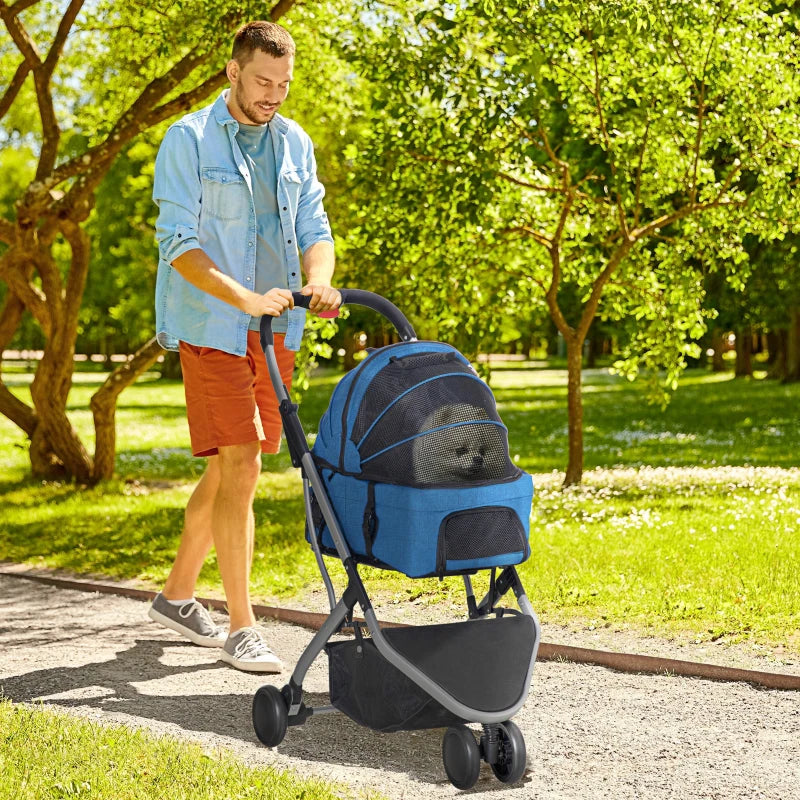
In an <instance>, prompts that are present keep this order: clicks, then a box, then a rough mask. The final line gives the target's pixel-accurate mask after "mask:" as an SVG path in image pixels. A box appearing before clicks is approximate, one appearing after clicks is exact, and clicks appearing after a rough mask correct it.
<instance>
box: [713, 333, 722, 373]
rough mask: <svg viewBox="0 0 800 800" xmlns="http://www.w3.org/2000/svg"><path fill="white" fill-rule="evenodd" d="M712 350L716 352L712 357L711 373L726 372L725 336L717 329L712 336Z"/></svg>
mask: <svg viewBox="0 0 800 800" xmlns="http://www.w3.org/2000/svg"><path fill="white" fill-rule="evenodd" d="M711 348H712V350H713V351H714V355H713V356H712V357H711V371H712V372H724V371H725V360H724V359H723V358H722V355H723V353H724V352H725V334H724V331H722V330H721V329H719V328H715V329H714V332H713V333H712V334H711Z"/></svg>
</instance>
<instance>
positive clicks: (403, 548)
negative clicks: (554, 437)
mask: <svg viewBox="0 0 800 800" xmlns="http://www.w3.org/2000/svg"><path fill="white" fill-rule="evenodd" d="M431 352H437V353H453V354H455V355H456V356H457V358H458V360H460V361H462V362H463V363H464V364H466V365H469V361H468V360H467V359H466V358H464V356H463V355H461V353H459V352H458V351H457V350H455V348H453V347H451V346H450V345H447V344H444V343H442V342H406V343H400V344H394V345H390V346H388V347H383V348H381V349H379V350H375V351H373V352H372V353H370V354H369V355H368V356H367V358H366V359H364V361H362V362H361V364H359V366H358V367H356V368H355V369H354V370H351V371H350V372H349V373H347V375H345V377H344V378H343V379H342V380H341V381H340V382H339V384H338V385H337V386H336V388H335V389H334V391H333V394H332V395H331V400H330V403H329V405H328V409H327V411H326V412H325V414H324V415H323V417H322V419H321V420H320V425H319V432H318V434H317V438H316V441H315V442H314V447H313V449H312V452H313V454H314V457H315V459H316V461H317V464H318V465H320V467H321V475H322V479H323V485H324V486H325V490H326V493H327V496H328V498H329V499H330V502H331V505H332V506H333V509H334V511H335V513H336V518H337V521H338V523H339V526H340V528H341V530H342V533H343V535H344V537H345V539H346V541H347V543H348V546H349V547H350V549H351V551H352V553H353V554H354V555H355V556H356V558H357V560H360V561H365V562H367V563H369V562H370V559H372V560H373V561H374V560H377V561H378V562H380V563H381V564H383V565H384V566H387V567H389V568H391V569H395V570H398V571H399V572H404V573H405V574H406V575H408V576H409V577H412V578H418V577H422V576H428V575H434V574H448V573H456V572H461V571H471V570H478V569H486V568H489V567H504V566H509V565H512V564H519V563H521V562H522V561H524V560H525V559H526V558H528V556H529V555H530V545H529V544H528V538H529V535H530V511H531V500H532V498H533V481H532V479H531V476H530V475H528V474H527V473H525V472H519V474H518V475H517V476H516V477H512V478H511V479H506V480H499V481H496V482H494V483H488V484H486V483H484V484H480V483H466V482H465V483H464V484H463V486H459V487H455V488H454V487H437V486H430V487H423V486H402V485H397V484H395V483H380V482H373V483H372V484H370V482H369V481H367V480H364V479H363V477H361V476H362V462H361V456H360V454H359V451H358V449H357V446H356V445H355V444H354V443H353V441H352V435H353V428H354V426H355V423H356V419H357V417H358V412H359V408H360V407H361V405H362V401H365V402H369V396H368V393H369V390H370V383H371V381H372V380H373V379H374V378H375V377H376V376H377V375H378V373H379V372H380V371H381V370H382V369H383V368H384V367H386V366H387V365H388V364H389V362H390V360H391V359H393V358H398V359H399V358H405V357H408V356H413V355H417V354H423V353H431ZM451 363H452V362H451ZM443 369H444V370H445V371H444V372H443V373H442V375H441V376H440V377H447V376H448V375H449V376H450V377H452V376H453V374H454V373H453V372H452V366H444V367H443ZM458 377H459V378H463V377H464V373H461V374H458ZM431 380H436V378H428V379H425V380H421V381H419V382H418V383H416V384H415V385H414V386H415V387H416V386H422V385H424V384H427V383H430V381H431ZM475 380H479V378H478V377H477V376H476V377H475ZM411 388H412V387H410V386H409V387H408V390H411ZM406 393H407V392H405V391H404V392H401V393H400V394H399V396H400V397H402V395H403V394H406ZM397 399H398V398H397V397H395V399H394V401H393V402H397ZM390 405H391V403H390ZM481 422H482V423H483V424H487V425H501V423H499V422H495V421H490V420H486V421H485V422H484V421H481ZM459 424H466V423H455V424H454V425H451V426H446V427H456V426H458V425H459ZM469 424H475V423H469ZM366 438H367V435H366V434H365V435H364V436H363V437H362V441H363V440H364V439H366ZM368 461H369V459H365V462H364V463H365V464H367V463H368ZM328 465H329V466H328ZM346 473H350V474H346ZM370 485H371V486H372V489H373V493H374V499H373V502H374V509H373V507H372V505H371V502H370ZM487 509H488V510H490V511H496V512H498V514H501V515H503V516H502V517H493V518H492V522H494V521H495V520H496V519H498V518H499V519H502V520H503V521H504V522H503V523H501V524H504V523H505V520H507V519H508V518H509V514H511V515H512V517H513V518H516V520H517V521H518V523H519V525H518V526H517V527H518V529H519V530H518V532H519V536H518V537H517V538H514V537H515V536H517V534H516V533H515V534H514V536H510V537H507V539H508V542H510V543H511V544H512V545H513V546H506V544H505V543H504V544H502V545H497V547H498V548H499V549H500V550H501V552H496V550H493V549H492V548H493V547H494V546H495V543H494V540H493V539H491V537H489V538H486V537H484V539H483V540H482V541H481V542H480V544H481V546H480V547H479V548H478V549H479V550H480V551H481V552H482V553H483V555H481V556H477V555H476V557H474V558H458V559H457V560H448V559H444V563H442V558H441V552H442V551H441V550H440V543H441V541H442V537H443V536H444V531H445V528H446V521H447V519H448V517H451V516H452V515H454V514H458V513H459V512H469V511H471V510H475V511H476V513H477V512H480V511H483V510H487ZM370 511H374V517H375V520H376V529H375V531H376V533H375V539H374V543H373V546H372V553H371V555H370V554H369V548H368V544H367V542H366V541H365V534H364V529H365V519H366V518H369V515H370ZM510 527H511V528H514V530H515V531H516V530H517V528H516V527H514V526H513V525H512V526H510ZM473 530H474V535H475V536H476V537H477V538H478V539H480V537H481V532H482V531H483V528H478V529H473ZM318 532H319V534H320V535H321V544H322V546H323V548H325V549H327V550H329V551H332V550H334V545H333V539H332V537H331V534H330V531H329V530H328V528H327V525H326V524H325V523H324V522H322V523H321V525H320V528H319V531H318ZM495 532H497V528H495ZM501 539H502V537H501V536H498V537H497V541H500V540H501ZM512 540H513V541H512ZM504 548H505V549H504ZM468 549H472V548H471V546H470V548H468ZM445 552H446V548H445Z"/></svg>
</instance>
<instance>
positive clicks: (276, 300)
mask: <svg viewBox="0 0 800 800" xmlns="http://www.w3.org/2000/svg"><path fill="white" fill-rule="evenodd" d="M287 308H294V300H293V299H292V293H291V292H290V291H289V290H288V289H270V290H269V291H268V292H267V293H266V294H256V293H255V292H253V293H252V295H251V296H250V297H248V298H247V303H246V304H245V306H244V308H243V309H242V310H243V311H246V312H247V313H248V314H249V315H250V316H251V317H263V316H264V315H265V314H268V315H269V316H270V317H279V316H280V315H281V314H283V312H284V311H286V309H287Z"/></svg>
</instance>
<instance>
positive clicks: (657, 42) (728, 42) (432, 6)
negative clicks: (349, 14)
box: [343, 0, 799, 485]
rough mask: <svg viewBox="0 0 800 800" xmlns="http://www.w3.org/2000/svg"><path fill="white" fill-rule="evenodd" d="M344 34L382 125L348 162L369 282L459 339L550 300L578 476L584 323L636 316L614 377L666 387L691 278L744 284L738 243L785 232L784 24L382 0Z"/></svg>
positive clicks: (725, 2) (693, 324) (732, 7)
mask: <svg viewBox="0 0 800 800" xmlns="http://www.w3.org/2000/svg"><path fill="white" fill-rule="evenodd" d="M343 26H344V27H345V28H347V27H352V28H353V30H356V31H357V35H355V36H351V37H350V40H349V41H350V47H349V49H348V55H349V57H350V58H351V59H352V61H353V63H354V64H356V65H357V66H358V68H359V70H360V72H361V75H362V76H363V78H364V79H365V80H366V81H368V82H369V84H370V86H371V87H372V91H373V109H374V112H375V114H376V120H375V122H374V125H373V128H372V133H371V135H370V137H369V138H368V139H367V140H366V141H364V142H363V143H362V144H361V145H360V147H359V149H358V150H357V152H356V151H355V149H354V152H353V154H352V155H353V157H354V160H355V169H356V170H357V176H358V177H357V183H356V186H357V188H358V190H359V191H360V192H362V193H363V194H362V196H363V198H364V209H363V216H362V221H361V228H360V231H359V235H360V237H361V246H362V252H363V253H364V255H365V261H364V267H363V269H364V272H365V273H366V274H367V275H368V276H369V277H368V279H369V280H370V282H372V283H373V285H377V286H383V287H384V288H385V289H386V291H388V292H389V293H390V294H394V296H398V295H400V294H403V295H408V296H411V297H413V298H416V299H417V308H418V314H419V316H424V317H428V318H430V319H435V320H437V321H439V322H440V324H441V325H442V326H443V327H445V328H448V327H449V329H450V330H456V329H457V330H458V331H459V332H465V331H466V332H467V333H469V332H471V331H476V330H479V329H480V328H481V325H483V326H484V327H485V326H486V325H487V324H489V323H490V322H491V316H492V315H494V314H501V313H503V306H504V304H506V303H514V304H516V305H517V306H520V305H523V306H524V305H525V304H526V303H534V302H535V301H536V300H537V299H538V300H539V301H540V302H541V301H542V300H544V302H546V304H547V308H548V310H549V313H550V316H551V317H552V319H553V322H554V323H555V325H556V327H557V328H558V330H559V331H560V332H561V334H562V335H563V337H564V339H565V341H566V346H567V359H568V420H569V422H568V427H569V454H568V463H567V468H566V476H565V484H567V485H569V484H574V483H578V482H580V480H581V476H582V472H583V425H582V413H583V412H582V399H581V370H582V364H583V345H584V341H585V339H586V336H587V333H588V331H589V329H590V326H591V324H592V322H593V320H595V318H597V317H598V316H600V317H601V318H604V319H609V320H622V321H628V330H629V339H628V345H627V348H626V351H625V352H624V353H623V357H622V358H621V359H620V361H619V362H618V364H617V368H618V369H619V370H620V371H622V372H624V373H626V374H628V375H630V376H633V375H635V374H636V372H637V370H639V369H640V368H641V367H642V366H646V367H652V368H657V367H666V377H665V378H664V380H663V383H662V385H663V387H664V389H665V390H670V389H672V388H674V386H675V385H676V381H677V376H678V374H679V373H680V371H681V369H682V368H683V366H684V365H685V356H686V355H687V354H694V353H696V345H693V344H692V340H696V339H697V338H699V336H700V335H701V333H702V332H703V330H704V311H703V308H702V296H703V292H702V274H701V273H702V271H703V270H704V269H708V268H709V267H710V265H714V264H722V263H724V264H726V265H727V268H728V269H729V270H730V271H737V270H738V271H739V272H741V273H744V272H746V270H747V260H746V252H745V250H744V248H743V246H742V238H743V236H744V235H745V234H746V233H748V232H752V233H756V234H758V235H760V236H762V238H764V239H769V238H770V237H772V236H774V235H779V234H781V233H782V231H783V230H784V229H785V228H786V227H787V225H788V223H787V222H786V220H788V219H791V218H792V214H791V212H790V211H789V206H790V205H791V204H792V203H794V204H795V205H796V196H795V186H796V180H797V175H798V144H799V143H798V140H797V138H796V137H797V129H798V117H797V99H798V79H797V75H796V70H795V69H794V66H793V65H794V64H796V63H797V57H798V32H797V27H796V24H795V22H794V19H793V17H792V16H790V14H789V13H788V12H785V11H783V12H782V11H776V12H773V11H772V10H771V9H770V7H769V6H768V5H765V4H764V3H762V2H758V1H757V0H737V2H730V0H674V2H670V3H668V4H664V3H658V4H652V5H650V4H642V3H634V2H627V0H618V2H614V3H601V2H588V3H587V2H544V3H534V4H530V3H522V2H514V1H513V0H507V1H506V2H491V0H483V2H480V1H479V0H464V2H459V3H455V4H452V5H448V6H444V7H443V6H441V5H440V4H439V3H433V2H419V3H411V4H407V5H405V6H398V5H397V4H395V3H391V4H390V3H382V2H373V3H371V4H370V10H369V14H362V15H360V16H357V17H354V18H352V19H349V20H348V21H346V22H345V23H343ZM343 38H345V40H346V37H343ZM391 265H402V266H403V267H404V268H405V270H406V271H405V272H404V273H402V274H401V275H398V274H397V269H396V268H395V269H390V267H391ZM698 267H700V268H698ZM576 295H577V296H578V297H579V298H580V303H579V308H578V310H577V312H576V313H572V314H570V313H569V311H568V310H567V309H566V307H565V304H564V302H563V301H564V298H565V297H567V296H572V297H574V296H576Z"/></svg>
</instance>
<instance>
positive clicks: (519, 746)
mask: <svg viewBox="0 0 800 800" xmlns="http://www.w3.org/2000/svg"><path fill="white" fill-rule="evenodd" d="M341 295H342V305H344V304H358V305H362V306H366V307H368V308H371V309H373V310H375V311H377V312H378V313H380V314H382V315H383V316H384V317H385V318H386V319H387V320H388V321H389V322H390V323H392V324H393V325H394V327H395V328H396V330H397V331H398V333H399V335H400V338H401V340H402V341H403V342H413V341H416V334H415V332H414V329H413V328H412V326H411V324H410V323H409V322H408V320H407V319H406V317H405V316H404V315H403V313H402V312H401V311H400V310H399V309H398V308H397V307H396V306H395V305H394V304H392V303H391V302H389V301H388V300H386V299H385V298H383V297H381V296H380V295H377V294H374V293H372V292H367V291H362V290H358V289H342V290H341ZM294 302H295V305H297V306H301V307H305V308H307V307H308V304H309V302H310V297H307V296H305V295H302V294H300V293H297V292H296V293H294ZM261 346H262V349H263V351H264V356H265V358H266V362H267V367H268V370H269V375H270V380H271V382H272V385H273V388H274V390H275V393H276V396H277V398H278V403H279V408H280V414H281V419H282V421H283V427H284V433H285V437H286V441H287V446H288V449H289V454H290V457H291V461H292V465H293V466H295V467H299V468H300V470H301V475H302V478H303V495H304V501H305V512H306V526H307V528H308V534H309V535H308V539H309V541H310V543H311V546H312V549H313V551H314V556H315V558H316V561H317V565H318V567H319V570H320V573H321V576H322V579H323V581H324V584H325V588H326V591H327V595H328V601H329V605H330V614H329V616H328V617H327V619H326V620H325V622H324V623H323V624H322V626H321V627H320V628H319V630H318V631H317V632H316V634H315V635H314V636H313V638H312V640H311V641H310V643H309V644H308V646H307V647H306V649H305V650H304V651H303V653H302V654H301V656H300V658H299V659H298V661H297V663H296V665H295V668H294V670H293V672H292V675H291V678H290V679H289V683H288V684H287V685H286V686H284V687H283V689H281V690H279V689H277V687H275V686H273V685H265V686H262V687H261V688H260V689H259V690H258V692H257V693H256V695H255V697H254V699H253V725H254V728H255V732H256V735H257V736H258V738H259V740H260V741H261V742H262V743H263V744H265V745H267V746H269V747H275V746H277V745H279V744H280V742H281V741H282V740H283V738H284V736H285V734H286V730H287V728H288V727H291V726H296V725H302V724H303V723H305V722H306V721H307V720H308V719H309V718H311V717H312V716H318V715H323V714H328V713H333V712H336V711H339V709H338V708H336V707H335V706H333V705H328V706H317V707H309V706H306V705H305V703H304V702H303V681H304V679H305V676H306V674H307V672H308V670H309V668H310V667H311V665H312V663H313V662H314V661H315V659H316V658H317V656H318V655H319V654H320V653H321V652H322V650H323V649H325V646H326V644H327V643H328V641H329V640H330V639H331V637H333V636H334V635H335V634H337V633H341V632H343V631H344V630H346V629H348V628H350V629H352V630H353V632H354V633H355V634H356V636H357V637H358V639H359V641H361V637H362V633H361V629H362V627H364V626H365V627H366V628H367V630H368V631H369V634H370V637H371V640H372V642H373V643H374V645H375V648H376V649H377V651H378V653H379V654H380V656H381V657H383V659H385V660H386V661H387V662H388V663H389V664H391V665H392V666H393V667H394V668H396V669H397V670H399V672H401V673H403V675H405V676H406V677H407V678H408V679H410V680H411V681H412V682H413V683H414V684H415V685H416V686H418V687H419V688H420V689H421V690H422V691H423V692H424V693H426V694H427V695H429V696H430V697H431V698H432V699H433V700H434V701H436V702H437V703H438V704H440V705H441V706H442V707H443V708H444V709H446V710H447V711H448V712H450V713H451V714H452V715H454V716H455V717H457V718H459V719H460V720H463V721H464V722H474V723H480V724H481V725H482V726H483V729H484V735H483V736H482V737H481V739H480V743H476V741H475V738H474V736H473V734H472V732H471V731H470V730H469V729H468V728H466V726H465V725H463V724H458V725H455V726H451V727H450V728H448V730H447V732H446V733H445V737H444V743H443V760H444V766H445V770H446V772H447V774H448V777H449V778H450V780H451V782H452V783H453V784H454V785H455V786H457V787H458V788H461V789H466V788H469V787H470V786H472V785H474V783H475V781H476V780H477V778H478V771H479V767H480V760H481V759H483V760H485V761H487V762H488V763H489V764H490V765H491V766H492V769H493V771H494V773H495V775H496V776H497V777H498V779H499V780H501V781H503V782H505V783H514V782H516V781H517V780H519V778H521V777H522V774H523V772H524V770H525V766H526V758H525V743H524V739H523V738H522V734H521V733H520V732H519V729H518V728H517V727H516V725H514V723H513V722H511V721H510V718H511V717H512V716H513V715H514V714H516V713H517V711H519V709H520V708H521V707H522V706H523V704H524V703H525V701H526V699H527V695H528V687H529V686H530V681H531V675H532V672H533V667H534V664H535V662H536V656H537V652H538V648H539V642H540V639H541V626H540V624H539V620H538V617H537V616H536V613H535V612H534V610H533V607H532V606H531V603H530V601H529V599H528V597H527V595H526V593H525V590H524V587H523V585H522V582H521V580H520V578H519V575H518V573H517V570H516V568H515V567H514V566H507V567H504V568H503V569H502V572H501V573H500V574H499V575H497V574H496V568H492V569H491V582H490V587H489V591H488V592H487V594H486V595H485V596H484V597H483V598H482V600H481V601H480V602H478V601H477V600H476V598H475V593H474V590H473V586H472V581H471V578H470V574H464V575H463V576H462V578H463V582H464V588H465V592H466V601H467V611H468V619H467V620H463V621H462V622H458V623H454V624H450V625H444V626H438V627H439V628H453V629H455V626H462V625H463V624H464V623H466V624H468V625H480V623H477V622H476V621H477V620H480V619H481V618H484V619H485V618H488V617H489V616H490V615H492V614H494V615H496V617H497V618H502V617H503V616H504V615H508V616H510V615H516V616H524V617H527V618H529V619H530V620H531V622H532V626H533V639H532V646H531V653H530V659H529V661H528V663H527V669H526V670H525V669H524V668H523V670H522V672H520V673H519V676H521V675H522V673H525V674H524V680H523V682H522V687H523V688H522V690H521V691H520V692H519V696H518V697H517V698H516V700H515V701H513V702H511V703H510V704H507V705H506V706H505V707H503V708H499V709H498V708H489V709H487V708H483V709H481V708H474V707H472V706H470V705H468V704H465V703H464V702H461V701H460V700H459V699H458V698H457V697H454V696H453V694H452V693H451V692H450V691H448V690H447V689H446V688H444V687H443V686H442V685H440V683H439V682H437V680H436V679H435V676H431V675H430V674H429V673H428V672H426V671H424V670H423V669H421V668H420V667H419V666H418V665H417V664H415V663H413V661H411V660H410V659H409V658H408V657H406V656H405V655H403V654H402V653H401V652H399V651H398V649H397V648H396V647H395V646H394V645H393V643H392V642H390V641H389V637H387V636H386V634H385V633H384V631H383V630H382V629H381V626H380V624H379V622H378V619H377V616H376V614H375V610H374V609H373V607H372V603H371V601H370V599H369V596H368V594H367V591H366V587H365V586H364V583H363V581H362V579H361V576H360V575H359V573H358V563H357V561H356V559H355V558H354V557H353V555H352V553H351V551H350V548H349V546H348V543H347V541H346V538H345V536H344V534H343V532H342V529H341V527H340V524H339V521H338V519H337V516H336V512H335V510H334V508H333V506H332V504H331V502H330V500H329V498H328V495H327V493H326V489H325V486H324V484H323V480H322V477H321V475H320V473H319V470H318V468H317V465H316V463H315V461H314V457H313V454H312V453H311V450H310V448H309V446H308V442H307V439H306V435H305V432H304V430H303V427H302V425H301V423H300V420H299V417H298V414H297V411H298V406H297V405H296V404H294V403H292V402H291V398H290V396H289V393H288V390H287V388H286V386H285V385H284V384H283V381H282V379H281V376H280V371H279V368H278V363H277V360H276V357H275V352H274V346H273V335H272V318H271V317H269V316H264V317H262V320H261ZM312 491H313V494H314V498H315V500H316V501H317V503H318V505H319V510H320V512H321V514H322V516H323V518H324V520H325V523H326V524H327V526H328V529H329V531H330V533H331V537H332V539H333V542H334V545H335V548H336V553H337V555H338V557H339V559H340V560H341V562H342V565H343V567H344V570H345V573H346V577H347V585H346V588H345V589H344V591H343V593H342V595H341V597H340V598H338V599H337V597H336V592H335V589H334V586H333V582H332V580H331V577H330V574H329V571H328V568H327V566H326V564H325V561H324V559H323V554H322V552H321V550H320V545H319V542H318V540H317V536H316V534H315V531H314V523H313V515H312V506H311V493H312ZM509 591H512V592H513V594H514V596H515V597H516V600H517V604H518V606H519V609H518V610H517V609H508V608H498V606H497V603H498V602H499V601H500V600H501V598H503V597H504V596H505V595H506V594H507V593H508V592H509ZM356 605H358V606H359V607H360V609H361V613H362V614H363V618H364V621H363V622H362V621H361V620H356V619H354V617H353V614H354V611H355V607H356ZM426 627H428V626H414V628H413V630H415V631H422V630H423V629H425V628H426ZM471 630H472V632H473V633H476V636H479V635H480V634H479V633H478V629H477V628H475V629H471ZM437 633H438V631H437ZM473 638H475V637H473ZM519 676H518V678H517V680H519ZM421 727H427V726H421Z"/></svg>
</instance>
